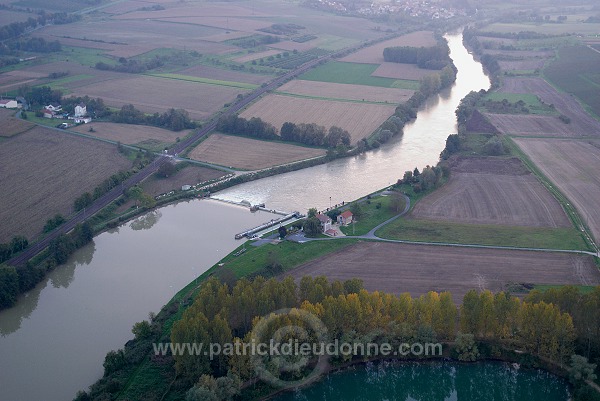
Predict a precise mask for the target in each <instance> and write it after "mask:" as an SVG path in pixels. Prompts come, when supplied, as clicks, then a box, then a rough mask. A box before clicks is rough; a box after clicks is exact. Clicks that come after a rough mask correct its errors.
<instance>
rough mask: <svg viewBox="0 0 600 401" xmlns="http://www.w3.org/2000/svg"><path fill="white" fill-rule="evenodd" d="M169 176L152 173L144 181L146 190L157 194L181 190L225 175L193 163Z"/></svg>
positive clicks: (143, 186) (143, 184) (153, 194)
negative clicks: (162, 176) (160, 176)
mask: <svg viewBox="0 0 600 401" xmlns="http://www.w3.org/2000/svg"><path fill="white" fill-rule="evenodd" d="M187 164H188V165H187V166H186V167H184V168H183V169H181V170H179V171H177V173H176V174H175V175H173V176H171V177H169V178H159V177H156V175H151V176H150V177H148V178H147V179H145V180H144V181H143V182H142V184H141V185H142V188H143V189H144V192H146V193H148V194H150V195H152V196H157V195H160V194H164V193H167V192H169V191H173V190H180V189H181V187H182V186H183V185H195V184H198V183H201V182H204V181H208V180H212V179H216V178H219V177H222V176H223V175H225V173H223V172H222V171H219V170H214V169H211V168H207V167H202V166H198V165H195V164H192V163H187Z"/></svg>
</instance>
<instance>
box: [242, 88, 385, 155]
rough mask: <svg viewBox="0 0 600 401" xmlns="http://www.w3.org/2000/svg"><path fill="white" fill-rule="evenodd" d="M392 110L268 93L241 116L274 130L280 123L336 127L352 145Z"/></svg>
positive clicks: (362, 104) (375, 105)
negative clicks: (257, 118)
mask: <svg viewBox="0 0 600 401" xmlns="http://www.w3.org/2000/svg"><path fill="white" fill-rule="evenodd" d="M395 109H396V107H395V106H393V105H391V106H387V105H383V104H369V103H350V102H337V101H332V100H317V99H303V98H296V97H291V96H282V95H274V94H270V95H267V96H266V97H264V98H262V99H261V100H259V101H258V102H257V103H254V104H253V105H251V106H250V107H249V108H248V109H246V110H245V111H244V112H243V113H242V114H241V117H244V118H251V117H259V118H261V119H263V120H264V121H267V122H269V123H271V124H273V125H274V126H275V127H276V128H277V129H279V128H281V126H282V125H283V123H284V122H286V121H289V122H293V123H296V124H297V123H307V124H308V123H315V124H318V125H323V126H325V127H326V128H327V129H329V127H331V126H332V125H336V126H338V127H341V128H343V129H345V130H347V131H348V132H349V133H350V135H351V136H352V143H355V142H357V141H358V140H360V139H362V138H365V137H367V136H369V135H371V134H372V133H373V131H375V129H377V127H379V126H380V125H381V124H382V123H383V122H384V121H385V120H386V119H388V118H389V117H390V116H391V115H392V114H394V111H395Z"/></svg>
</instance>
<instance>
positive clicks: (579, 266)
mask: <svg viewBox="0 0 600 401" xmlns="http://www.w3.org/2000/svg"><path fill="white" fill-rule="evenodd" d="M289 275H291V276H292V277H293V278H294V279H296V280H299V279H300V278H301V277H302V276H313V277H314V276H319V275H325V276H326V277H327V278H329V279H330V280H342V281H343V280H348V279H351V278H354V277H358V278H360V279H362V280H363V282H364V287H365V288H366V289H367V290H369V291H375V290H377V291H384V292H389V293H394V294H399V293H403V292H409V293H410V294H411V295H412V296H419V295H421V294H425V293H427V292H428V291H437V292H442V291H450V292H451V293H452V297H453V299H454V302H455V303H460V302H461V301H462V298H463V296H464V295H465V293H466V292H467V291H469V290H471V289H475V290H485V289H488V290H491V291H502V290H507V287H509V286H511V285H512V284H515V283H523V284H524V283H527V284H552V285H559V284H574V285H595V284H599V283H600V273H599V272H598V269H597V268H596V267H595V265H594V261H593V259H592V258H591V257H588V256H571V255H566V254H557V253H543V252H529V251H509V250H497V249H474V248H454V247H443V246H433V245H412V244H393V243H382V242H363V243H359V244H356V245H353V246H351V247H349V248H344V249H343V250H341V251H338V252H335V253H332V254H329V255H327V256H325V257H322V258H319V259H317V260H315V261H312V262H309V263H307V264H305V265H302V266H300V267H298V268H296V269H293V270H291V271H290V272H289Z"/></svg>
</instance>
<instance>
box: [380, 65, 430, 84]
mask: <svg viewBox="0 0 600 401" xmlns="http://www.w3.org/2000/svg"><path fill="white" fill-rule="evenodd" d="M437 73H438V71H432V70H425V69H423V68H419V67H417V66H416V65H415V64H401V63H388V62H384V63H381V65H380V66H379V67H378V68H377V69H376V70H375V72H374V73H373V74H371V75H373V76H374V77H384V78H394V79H410V80H413V81H418V80H420V79H421V78H423V77H424V76H426V75H432V74H437Z"/></svg>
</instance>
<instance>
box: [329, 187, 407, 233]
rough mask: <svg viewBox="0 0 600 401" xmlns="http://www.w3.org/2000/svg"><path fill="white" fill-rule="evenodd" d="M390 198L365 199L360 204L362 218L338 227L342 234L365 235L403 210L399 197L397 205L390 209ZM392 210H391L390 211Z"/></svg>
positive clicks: (402, 202)
mask: <svg viewBox="0 0 600 401" xmlns="http://www.w3.org/2000/svg"><path fill="white" fill-rule="evenodd" d="M392 200H393V197H392V196H378V197H376V198H372V199H367V200H366V201H365V202H362V203H361V204H360V208H361V212H362V216H361V217H360V218H358V219H356V222H355V223H352V224H350V225H348V226H343V227H340V229H341V230H342V232H343V233H344V234H346V235H348V236H352V235H365V234H367V233H368V232H369V231H371V229H373V228H374V227H376V226H377V225H378V224H381V223H383V222H384V221H386V220H388V219H391V218H392V217H394V216H395V215H397V214H398V213H400V212H401V211H403V210H404V205H405V202H404V197H399V203H398V204H397V205H394V206H396V207H392ZM392 209H393V210H392Z"/></svg>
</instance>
